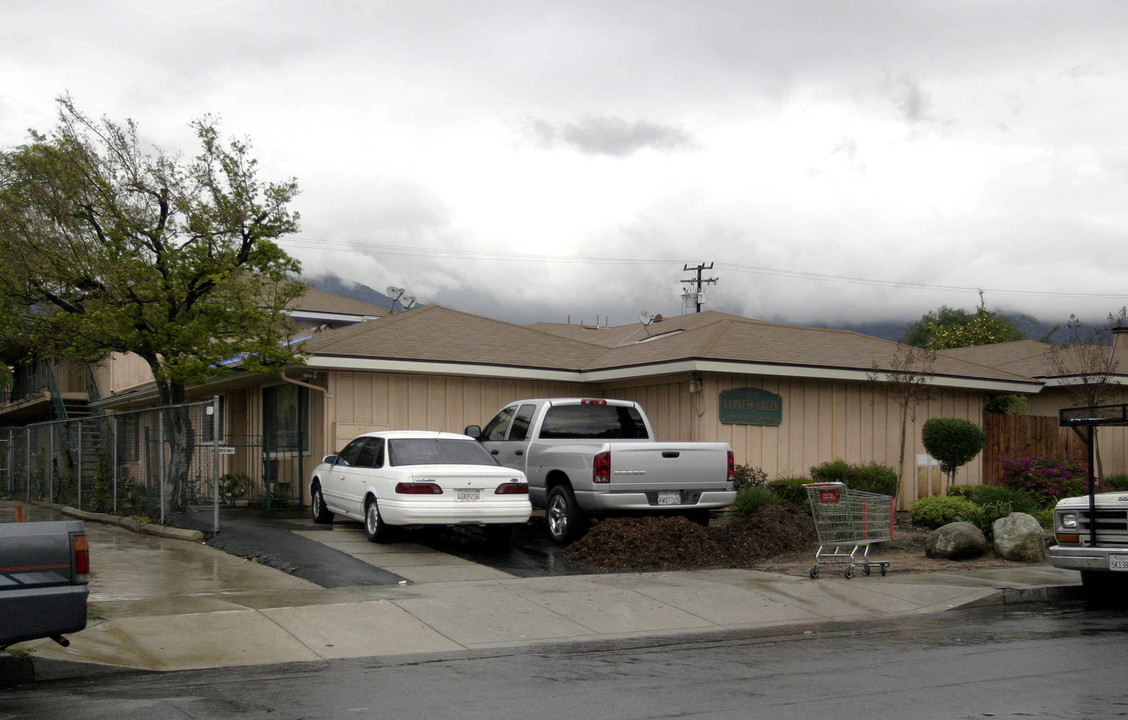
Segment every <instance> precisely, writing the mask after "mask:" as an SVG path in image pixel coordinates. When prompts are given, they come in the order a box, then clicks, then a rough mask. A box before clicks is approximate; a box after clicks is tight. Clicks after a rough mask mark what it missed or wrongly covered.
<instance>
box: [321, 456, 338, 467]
mask: <svg viewBox="0 0 1128 720" xmlns="http://www.w3.org/2000/svg"><path fill="white" fill-rule="evenodd" d="M321 462H323V463H325V464H326V465H336V464H337V456H336V455H326V456H325V457H324V458H322V460H321Z"/></svg>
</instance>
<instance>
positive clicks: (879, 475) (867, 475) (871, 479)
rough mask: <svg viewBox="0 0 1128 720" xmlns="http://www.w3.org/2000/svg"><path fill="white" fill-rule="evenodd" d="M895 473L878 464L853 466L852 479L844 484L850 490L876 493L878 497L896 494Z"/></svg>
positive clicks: (889, 468) (891, 469)
mask: <svg viewBox="0 0 1128 720" xmlns="http://www.w3.org/2000/svg"><path fill="white" fill-rule="evenodd" d="M897 480H898V478H897V471H896V470H894V469H893V468H891V467H886V466H885V465H881V464H880V463H870V464H869V465H855V466H854V468H853V474H852V477H851V478H850V479H849V480H848V481H847V482H846V486H847V487H849V488H850V489H851V490H860V491H862V492H871V493H878V494H879V495H896V494H897V485H898V482H897Z"/></svg>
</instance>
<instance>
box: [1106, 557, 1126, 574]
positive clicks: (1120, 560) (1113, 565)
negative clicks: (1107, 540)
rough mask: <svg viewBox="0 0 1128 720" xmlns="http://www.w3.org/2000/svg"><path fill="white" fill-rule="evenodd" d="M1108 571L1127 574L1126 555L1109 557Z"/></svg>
mask: <svg viewBox="0 0 1128 720" xmlns="http://www.w3.org/2000/svg"><path fill="white" fill-rule="evenodd" d="M1108 569H1109V570H1120V571H1122V572H1128V555H1109V556H1108Z"/></svg>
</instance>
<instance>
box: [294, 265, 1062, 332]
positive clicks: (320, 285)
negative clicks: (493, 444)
mask: <svg viewBox="0 0 1128 720" xmlns="http://www.w3.org/2000/svg"><path fill="white" fill-rule="evenodd" d="M303 280H304V281H305V282H307V283H309V284H310V285H312V286H313V287H315V288H317V289H318V290H324V291H325V292H329V293H333V294H334V295H341V296H343V297H347V298H352V299H353V300H362V301H364V302H367V303H372V304H373V305H380V306H382V307H386V308H390V307H392V298H390V297H389V296H387V295H385V294H384V293H382V292H380V291H378V290H373V289H372V288H370V287H368V286H367V285H364V284H361V283H354V282H350V281H348V280H342V279H341V278H339V277H337V276H336V275H324V276H321V277H312V278H303ZM397 307H398V303H397ZM456 309H457V308H456ZM1006 317H1008V318H1010V319H1011V320H1012V321H1014V323H1015V325H1017V326H1018V329H1019V330H1021V331H1022V332H1023V333H1024V334H1025V335H1026V337H1027V338H1028V339H1030V340H1045V339H1046V337H1047V336H1049V337H1050V340H1051V341H1052V342H1062V341H1063V340H1065V329H1064V328H1065V323H1064V322H1061V323H1048V322H1045V321H1043V320H1039V319H1038V318H1036V317H1033V316H1032V315H1026V314H1023V313H1015V314H1011V315H1006ZM914 322H916V319H913V320H884V321H874V322H862V323H852V322H839V323H823V324H819V325H814V326H813V327H823V328H830V329H832V330H851V331H853V332H856V333H861V334H862V335H869V336H871V337H877V338H881V339H883V340H891V341H893V342H899V341H900V340H901V338H902V337H903V336H904V334H905V328H906V327H908V326H909V325H910V324H912V323H914ZM1051 333H1052V335H1051Z"/></svg>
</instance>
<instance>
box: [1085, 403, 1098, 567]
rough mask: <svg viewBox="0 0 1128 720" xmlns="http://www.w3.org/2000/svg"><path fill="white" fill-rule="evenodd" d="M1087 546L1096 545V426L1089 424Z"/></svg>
mask: <svg viewBox="0 0 1128 720" xmlns="http://www.w3.org/2000/svg"><path fill="white" fill-rule="evenodd" d="M1086 444H1087V445H1088V446H1089V547H1096V546H1097V499H1096V497H1094V496H1095V494H1096V492H1097V473H1096V469H1095V468H1096V466H1097V428H1096V426H1095V425H1090V426H1089V438H1088V442H1087V443H1086Z"/></svg>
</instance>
